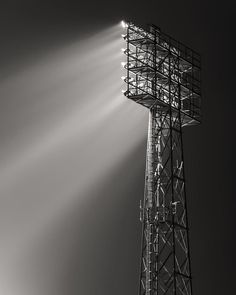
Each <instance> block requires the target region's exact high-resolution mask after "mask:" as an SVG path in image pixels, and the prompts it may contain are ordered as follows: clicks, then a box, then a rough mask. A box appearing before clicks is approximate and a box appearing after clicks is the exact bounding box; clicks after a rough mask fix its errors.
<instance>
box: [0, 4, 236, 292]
mask: <svg viewBox="0 0 236 295" xmlns="http://www.w3.org/2000/svg"><path fill="white" fill-rule="evenodd" d="M14 2H15V1H9V2H8V3H5V4H1V5H0V6H1V7H0V8H1V17H0V32H1V34H0V36H1V47H0V61H1V67H0V82H1V81H4V79H7V78H9V77H11V76H12V75H14V74H15V73H17V72H19V71H20V69H21V68H22V67H24V65H25V64H28V63H30V62H33V61H34V60H37V59H40V58H42V57H43V56H44V54H45V53H46V52H47V51H48V50H49V49H50V50H53V49H56V48H57V47H60V46H61V45H62V44H66V43H67V42H70V40H74V39H75V38H78V39H79V40H81V41H80V42H83V39H84V38H87V37H89V36H90V35H92V34H95V33H96V32H99V30H103V29H106V28H109V27H110V26H112V25H114V24H116V23H117V22H119V21H120V20H121V19H127V20H131V21H132V22H134V23H136V24H138V25H141V26H144V25H145V24H147V23H154V24H156V25H157V26H159V27H161V29H162V30H163V31H164V32H166V33H167V34H169V35H171V36H173V37H174V38H176V39H178V40H180V41H181V42H183V43H184V44H186V45H188V46H189V47H191V48H193V49H195V50H196V51H198V52H199V53H200V54H201V55H202V92H203V98H202V112H203V121H202V124H201V125H200V126H195V127H191V128H189V129H186V130H184V144H185V146H184V153H185V169H186V175H187V193H188V209H189V220H190V238H191V240H190V245H191V254H192V272H193V290H194V294H195V295H200V294H201V295H210V294H214V295H220V294H221V295H222V294H236V288H235V282H234V279H235V276H236V255H235V249H236V233H235V229H236V222H235V210H236V204H235V199H234V198H233V191H235V188H234V187H233V181H234V180H235V178H234V170H235V164H236V163H235V158H234V155H233V150H234V137H235V132H234V125H235V123H234V112H233V111H234V109H235V101H234V99H235V95H234V92H233V88H234V83H235V78H236V75H235V70H234V68H233V67H234V66H236V65H235V64H234V62H235V59H234V55H233V53H234V51H235V42H234V41H235V40H234V36H235V31H234V27H235V22H234V20H235V12H236V11H235V9H234V2H233V1H228V0H226V1H224V2H222V1H221V2H220V1H218V2H217V1H203V0H199V1H183V0H180V1H173V0H172V1H170V0H167V1H158V0H156V1H153V0H152V1H150V0H147V1H140V0H136V1H131V0H126V1H124V0H120V1H116V2H114V1H108V0H103V1H96V2H95V1H94V2H91V1H83V2H80V1H70V0H68V1H47V2H46V1H26V0H22V1H19V2H18V1H16V3H14ZM61 71H63V69H61ZM91 87H92V86H91ZM94 99H96V98H94ZM0 102H1V110H0V113H1V115H3V114H4V113H6V110H5V109H4V108H5V107H6V102H5V100H4V97H0ZM26 103H27V102H26ZM0 121H1V124H4V120H3V119H0ZM1 128H3V127H1ZM5 128H6V130H7V126H5ZM142 129H143V127H142ZM15 130H16V129H14V128H10V131H9V134H8V137H11V135H12V136H14V132H16V131H15ZM11 132H12V134H11ZM0 136H1V142H2V143H3V145H4V146H6V147H7V144H8V143H7V142H8V138H7V136H6V135H5V133H4V132H3V131H2V129H1V132H0ZM0 149H1V147H0ZM99 152H102V151H99ZM144 157H145V142H144V141H142V143H141V144H140V145H139V146H138V147H137V148H136V149H135V150H134V151H133V153H130V155H129V157H128V158H124V159H123V160H122V161H120V162H119V164H118V165H117V169H116V170H115V171H114V172H113V173H112V174H110V175H109V177H107V179H106V185H104V183H103V185H102V184H101V185H98V186H97V187H96V188H94V187H93V186H92V185H91V188H90V193H91V192H93V194H97V195H99V196H105V197H104V198H103V199H101V201H98V200H94V199H93V200H92V201H91V200H90V201H88V202H87V203H84V204H83V206H84V212H85V211H86V210H87V211H88V212H89V213H88V216H87V217H86V218H88V220H86V218H85V217H84V216H83V214H82V215H80V216H78V215H77V213H76V211H77V209H78V208H76V207H74V208H73V209H71V213H70V215H69V216H66V217H65V220H62V221H60V222H61V223H60V225H59V226H58V228H57V230H55V232H54V236H53V238H52V237H49V239H48V240H47V241H44V240H43V239H42V240H41V241H40V243H41V246H38V247H39V250H38V252H36V254H35V252H32V253H33V254H32V256H33V257H31V254H30V253H29V256H28V258H26V259H31V260H32V261H34V259H36V258H34V256H35V255H36V256H37V259H36V261H35V262H34V263H33V262H32V263H33V265H36V266H35V268H34V269H35V272H36V273H35V276H34V279H35V280H36V277H37V276H39V277H40V276H41V275H43V271H44V270H45V269H47V272H46V273H47V276H48V280H50V281H51V282H52V284H54V287H53V288H52V290H53V292H55V294H59V295H64V294H66V295H74V294H81V295H93V294H94V295H95V294H96V295H99V294H103V295H110V294H113V295H116V294H117V295H118V294H121V293H122V294H123V295H126V294H127V295H128V294H129V295H131V294H135V292H136V291H137V283H138V269H137V267H138V255H139V247H138V246H139V242H140V236H139V232H140V230H141V227H140V224H139V221H138V215H139V212H138V211H139V210H138V200H139V198H141V197H142V192H143V181H144V179H143V176H144V165H145V163H144ZM90 165H92V163H90V162H88V167H89V166H90ZM88 169H89V168H88ZM87 193H88V194H89V192H87ZM109 196H112V200H115V201H114V202H112V203H111V201H110V198H109ZM121 196H123V197H121ZM124 196H125V197H124ZM108 203H109V206H108V205H107V204H108ZM1 206H4V204H3V205H1ZM94 211H95V212H94ZM72 224H73V226H72ZM77 226H78V228H77ZM85 228H86V229H85ZM79 235H81V236H82V237H83V239H82V241H79V238H78V241H77V236H79ZM67 244H70V246H68V245H67ZM61 245H62V246H61ZM60 247H62V248H63V250H58V248H60ZM55 248H56V250H55ZM84 248H87V251H88V252H89V253H90V254H89V255H88V256H87V258H86V259H84V258H83V257H82V256H83V255H84V253H85V251H84V250H80V249H84ZM52 249H54V250H55V252H54V250H52ZM62 253H63V254H62ZM53 255H54V256H53ZM52 256H53V258H52ZM45 257H46V258H45ZM79 257H80V258H79ZM47 260H50V261H51V263H52V264H53V263H54V262H57V264H58V265H57V266H56V268H58V269H60V268H61V269H62V268H64V271H63V272H62V271H61V272H60V275H58V276H56V275H55V276H54V275H53V274H52V272H53V271H54V267H52V266H50V267H48V264H47ZM60 260H61V262H60ZM38 261H41V262H40V263H41V264H42V265H41V266H40V267H37V264H38ZM22 264H24V261H22ZM38 269H39V271H38ZM61 273H62V274H61ZM59 278H60V279H59ZM24 279H25V280H26V281H27V277H26V278H24ZM0 280H1V279H0ZM29 280H31V278H29ZM39 282H41V279H40V278H39ZM42 282H44V279H43V280H42ZM39 284H40V283H39ZM36 285H37V284H36ZM45 290H46V289H45ZM47 292H49V291H45V292H44V293H43V292H41V295H49V293H47ZM53 292H52V291H51V293H50V295H52V294H54V293H53ZM16 294H17V295H18V294H21V292H19V293H16ZM16 294H12V295H16ZM33 294H34V293H31V295H33ZM35 294H36V292H35ZM37 294H38V293H37ZM136 294H137V293H136ZM7 295H8V294H7ZM26 295H28V294H26Z"/></svg>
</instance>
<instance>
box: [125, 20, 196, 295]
mask: <svg viewBox="0 0 236 295" xmlns="http://www.w3.org/2000/svg"><path fill="white" fill-rule="evenodd" d="M126 28H127V34H126V35H124V36H123V37H124V39H125V40H126V41H127V48H126V49H125V50H124V53H125V54H126V55H127V63H125V65H124V66H125V68H126V69H127V77H124V80H125V82H126V83H127V90H126V91H125V95H126V96H127V97H128V98H129V99H132V100H133V101H135V102H137V103H139V104H141V105H143V106H145V107H147V108H149V126H148V140H147V156H146V175H145V192H144V200H143V204H142V205H141V221H142V224H143V232H142V233H143V235H142V255H141V269H140V286H139V295H165V294H166V295H191V294H192V282H191V267H190V254H189V237H188V220H187V207H186V192H185V176H184V160H183V142H182V127H183V126H189V125H193V124H198V123H199V122H200V115H201V114H200V96H201V92H200V57H199V55H198V54H197V53H195V52H194V51H192V50H191V49H189V48H187V47H185V46H184V45H183V44H181V43H179V42H177V41H175V40H174V39H173V38H171V37H169V36H168V35H166V34H163V33H162V32H161V31H160V29H158V28H156V27H155V26H150V29H149V30H148V31H146V30H143V29H141V28H139V27H137V26H135V25H133V24H131V23H128V24H126Z"/></svg>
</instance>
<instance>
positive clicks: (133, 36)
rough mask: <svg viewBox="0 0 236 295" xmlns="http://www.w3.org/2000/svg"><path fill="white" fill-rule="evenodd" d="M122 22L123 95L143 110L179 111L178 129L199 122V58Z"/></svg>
mask: <svg viewBox="0 0 236 295" xmlns="http://www.w3.org/2000/svg"><path fill="white" fill-rule="evenodd" d="M122 23H123V27H124V28H125V30H126V34H125V35H123V37H124V39H125V41H127V48H126V50H125V51H124V53H125V54H126V56H127V62H126V63H125V64H124V67H125V68H126V69H127V76H126V77H124V80H125V82H126V83H127V90H126V91H125V93H124V94H125V96H127V97H128V98H129V99H132V100H134V101H135V102H137V103H139V104H141V105H143V106H145V107H147V108H152V107H153V106H156V107H158V108H159V109H160V110H163V111H165V110H167V109H168V107H169V106H170V105H171V106H172V112H173V114H174V113H175V112H177V111H178V110H180V112H181V118H182V120H181V121H182V126H186V125H194V124H198V123H200V121H201V88H200V70H201V69H200V64H201V60H200V55H199V54H198V53H196V52H195V51H194V50H192V49H190V48H188V47H187V46H185V45H183V44H182V43H180V42H178V41H176V40H175V39H173V38H171V37H170V36H168V35H167V34H164V33H163V32H162V31H161V30H160V29H159V28H157V27H156V26H154V25H150V26H149V28H148V30H144V29H142V28H139V27H137V26H135V25H134V24H132V23H124V22H122Z"/></svg>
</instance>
